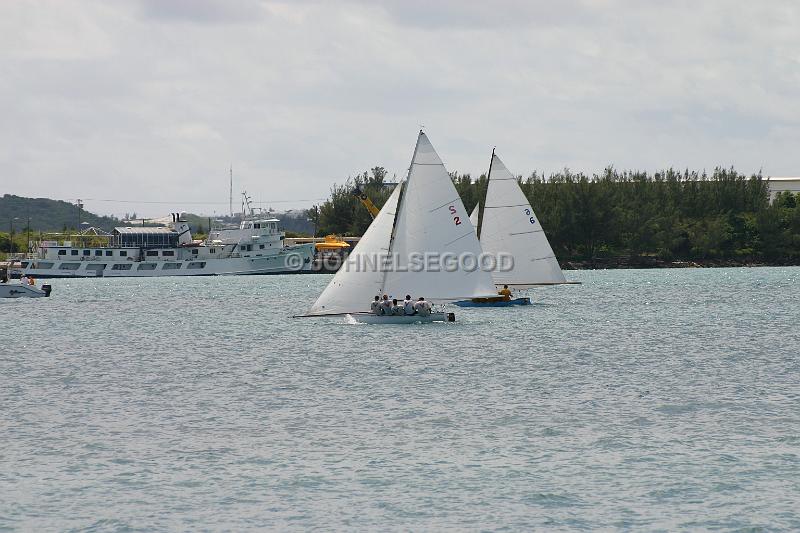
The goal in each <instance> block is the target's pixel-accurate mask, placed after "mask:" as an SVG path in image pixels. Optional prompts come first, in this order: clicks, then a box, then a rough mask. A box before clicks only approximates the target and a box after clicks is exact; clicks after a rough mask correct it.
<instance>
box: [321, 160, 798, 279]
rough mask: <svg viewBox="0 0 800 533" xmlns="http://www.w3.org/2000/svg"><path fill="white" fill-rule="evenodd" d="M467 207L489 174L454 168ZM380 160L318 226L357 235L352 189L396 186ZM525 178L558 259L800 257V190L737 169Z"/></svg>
mask: <svg viewBox="0 0 800 533" xmlns="http://www.w3.org/2000/svg"><path fill="white" fill-rule="evenodd" d="M451 177H452V180H453V183H454V185H455V187H456V189H457V190H458V193H459V195H460V196H461V199H462V201H463V202H464V205H465V207H466V208H467V210H468V211H470V212H471V211H472V209H473V208H474V207H475V205H476V204H477V203H478V201H480V202H481V203H483V198H485V196H486V185H487V180H486V176H485V175H481V176H480V177H479V178H478V179H472V177H471V176H470V175H469V174H457V173H453V174H452V175H451ZM385 178H386V171H385V170H384V169H383V168H382V167H375V168H373V169H372V170H370V171H369V172H364V173H363V174H360V175H358V176H355V177H351V178H349V179H348V180H347V181H345V183H344V184H343V185H334V187H333V189H332V191H331V197H330V199H328V200H327V201H326V202H324V203H323V204H322V205H319V206H315V207H314V208H313V209H312V210H310V211H309V216H310V217H312V218H315V220H316V221H317V227H318V234H320V235H324V234H327V233H336V234H343V235H361V234H362V233H363V232H364V231H365V230H366V228H367V227H368V226H369V223H370V221H371V217H370V216H369V213H368V212H367V210H366V209H365V208H364V207H363V206H362V205H361V204H360V202H359V200H358V198H357V197H356V196H355V195H354V191H355V189H361V190H364V191H365V192H366V193H367V195H368V196H369V197H370V198H371V199H372V201H373V202H374V203H375V204H376V205H377V206H378V207H380V206H381V205H383V202H385V201H386V198H388V196H389V194H390V193H391V187H387V186H386V185H385ZM520 185H521V187H522V190H523V191H524V192H525V195H526V196H527V197H528V200H529V201H530V203H531V205H532V206H533V208H534V211H535V212H536V214H537V215H538V217H539V220H540V222H541V223H542V225H543V227H544V229H545V232H546V233H547V237H548V239H549V240H550V243H551V245H552V246H553V249H554V251H555V252H556V255H557V256H558V257H559V259H560V260H561V261H562V262H568V261H590V262H593V261H594V260H596V259H603V258H614V257H618V258H619V257H623V258H632V257H633V258H637V257H638V258H648V257H649V258H656V259H659V260H664V261H676V260H685V261H695V260H736V261H753V262H768V263H775V264H789V263H793V264H796V263H800V206H798V203H800V195H793V194H791V193H788V192H786V193H781V194H779V195H777V197H776V198H775V200H774V201H773V202H770V197H769V184H768V180H767V179H765V178H763V177H762V175H761V174H753V175H749V176H748V175H744V174H741V173H738V172H736V171H735V170H734V169H732V168H731V169H724V168H717V169H715V170H714V171H713V172H712V173H710V174H708V173H706V172H696V171H689V170H685V171H683V172H681V171H676V170H674V169H669V170H665V171H660V172H655V173H647V172H636V171H618V170H615V169H613V168H608V169H606V170H605V171H603V172H602V173H599V174H593V175H591V176H590V175H586V174H583V173H573V172H570V171H569V170H565V171H563V172H558V173H555V174H551V175H549V176H547V178H546V179H545V178H544V177H543V176H540V175H539V174H537V173H533V174H531V175H530V176H529V177H528V178H526V179H521V178H520Z"/></svg>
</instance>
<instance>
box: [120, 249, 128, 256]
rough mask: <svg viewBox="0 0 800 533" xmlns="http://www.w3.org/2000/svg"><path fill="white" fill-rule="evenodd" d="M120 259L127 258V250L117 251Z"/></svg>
mask: <svg viewBox="0 0 800 533" xmlns="http://www.w3.org/2000/svg"><path fill="white" fill-rule="evenodd" d="M119 256H120V257H128V250H120V251H119Z"/></svg>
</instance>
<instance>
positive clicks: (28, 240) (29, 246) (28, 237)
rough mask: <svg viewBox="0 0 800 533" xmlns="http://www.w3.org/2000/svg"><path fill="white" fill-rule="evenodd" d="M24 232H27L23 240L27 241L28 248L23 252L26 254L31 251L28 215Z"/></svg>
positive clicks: (29, 218)
mask: <svg viewBox="0 0 800 533" xmlns="http://www.w3.org/2000/svg"><path fill="white" fill-rule="evenodd" d="M26 233H27V235H26V237H25V240H26V241H27V242H28V243H27V246H28V249H27V250H25V253H26V254H28V253H30V251H31V217H30V216H28V226H27V228H26Z"/></svg>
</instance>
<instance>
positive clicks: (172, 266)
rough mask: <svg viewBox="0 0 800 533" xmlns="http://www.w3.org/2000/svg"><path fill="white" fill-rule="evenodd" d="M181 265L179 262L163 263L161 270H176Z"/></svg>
mask: <svg viewBox="0 0 800 533" xmlns="http://www.w3.org/2000/svg"><path fill="white" fill-rule="evenodd" d="M180 267H181V264H180V263H164V266H163V267H161V270H178V269H179V268H180Z"/></svg>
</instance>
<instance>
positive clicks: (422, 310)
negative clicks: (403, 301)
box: [414, 296, 431, 316]
mask: <svg viewBox="0 0 800 533" xmlns="http://www.w3.org/2000/svg"><path fill="white" fill-rule="evenodd" d="M414 311H416V312H417V314H418V315H419V316H429V315H430V314H431V304H429V303H428V302H426V301H425V298H424V297H422V296H420V297H419V300H417V303H415V304H414Z"/></svg>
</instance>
